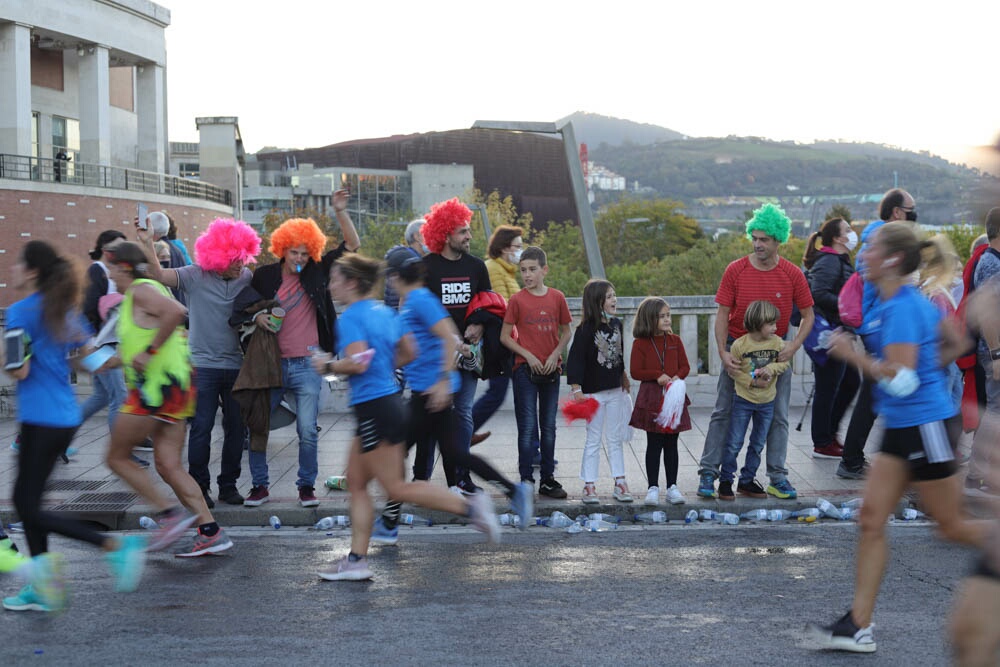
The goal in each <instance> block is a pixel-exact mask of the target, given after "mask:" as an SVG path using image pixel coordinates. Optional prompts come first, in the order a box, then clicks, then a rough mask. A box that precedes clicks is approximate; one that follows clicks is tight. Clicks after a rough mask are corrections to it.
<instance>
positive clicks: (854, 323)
mask: <svg viewBox="0 0 1000 667" xmlns="http://www.w3.org/2000/svg"><path fill="white" fill-rule="evenodd" d="M864 291H865V281H864V280H863V279H862V278H861V272H860V271H855V272H854V273H852V274H851V277H850V278H848V279H847V282H846V283H844V286H843V287H842V288H841V289H840V295H839V296H838V297H837V311H838V312H839V313H840V321H841V323H842V324H845V325H847V326H849V327H852V328H854V327H859V326H861V322H862V321H863V320H864V313H863V312H862V310H861V301H862V298H863V295H864Z"/></svg>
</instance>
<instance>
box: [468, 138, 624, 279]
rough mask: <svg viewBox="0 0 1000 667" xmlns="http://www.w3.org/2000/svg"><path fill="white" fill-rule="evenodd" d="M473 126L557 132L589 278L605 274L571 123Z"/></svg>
mask: <svg viewBox="0 0 1000 667" xmlns="http://www.w3.org/2000/svg"><path fill="white" fill-rule="evenodd" d="M472 128H473V129H483V130H506V131H509V132H537V133H539V134H558V135H560V136H561V137H562V140H563V150H564V152H565V154H566V166H567V167H568V168H569V182H570V185H571V186H572V188H573V200H574V202H576V212H577V214H578V215H579V216H580V231H581V233H582V235H583V248H584V250H585V251H586V253H587V264H588V265H589V267H590V277H591V278H605V277H607V276H606V274H605V273H604V260H603V259H602V258H601V247H600V244H599V243H598V241H597V228H596V227H595V226H594V216H593V214H592V213H591V211H590V202H589V201H587V186H586V183H584V181H583V168H582V167H581V166H580V153H579V150H580V149H579V146H578V145H577V143H576V134H574V132H573V123H572V122H569V121H567V122H565V123H562V124H557V123H534V122H528V121H508V120H477V121H476V122H475V123H473V124H472Z"/></svg>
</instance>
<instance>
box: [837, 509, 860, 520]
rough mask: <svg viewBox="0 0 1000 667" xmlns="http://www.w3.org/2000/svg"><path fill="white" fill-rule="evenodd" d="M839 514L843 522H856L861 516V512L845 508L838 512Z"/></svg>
mask: <svg viewBox="0 0 1000 667" xmlns="http://www.w3.org/2000/svg"><path fill="white" fill-rule="evenodd" d="M840 514H841V515H842V516H843V520H844V521H857V520H858V516H859V515H860V514H861V510H860V509H853V508H850V507H845V508H844V509H842V510H840Z"/></svg>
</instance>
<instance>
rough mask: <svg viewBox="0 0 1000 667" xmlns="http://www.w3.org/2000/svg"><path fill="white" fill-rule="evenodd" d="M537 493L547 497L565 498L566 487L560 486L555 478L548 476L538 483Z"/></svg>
mask: <svg viewBox="0 0 1000 667" xmlns="http://www.w3.org/2000/svg"><path fill="white" fill-rule="evenodd" d="M538 495H540V496H548V497H549V498H565V497H566V489H564V488H562V484H560V483H559V482H557V481H556V480H555V478H553V477H549V478H548V479H543V480H542V483H541V484H539V485H538Z"/></svg>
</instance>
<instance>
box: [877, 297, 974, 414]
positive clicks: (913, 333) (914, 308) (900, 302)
mask: <svg viewBox="0 0 1000 667" xmlns="http://www.w3.org/2000/svg"><path fill="white" fill-rule="evenodd" d="M879 310H880V314H881V331H880V332H879V340H878V356H879V358H884V356H885V354H884V350H885V348H886V347H888V346H889V345H899V344H906V345H916V346H917V348H918V349H917V367H916V371H917V376H918V377H919V378H920V386H919V387H918V388H917V390H916V391H915V392H914V393H912V394H910V395H909V396H904V397H901V398H897V397H893V396H890V395H888V394H887V393H885V392H884V391H882V389H881V388H880V387H879V386H878V385H876V386H875V388H874V392H873V395H874V398H875V412H876V413H877V414H880V415H882V417H884V418H885V425H886V427H887V428H906V427H909V426H918V425H920V424H927V423H930V422H934V421H939V420H944V419H948V418H950V417H954V416H955V406H954V404H952V402H951V401H950V400H948V388H947V382H946V377H945V372H944V369H943V368H941V359H940V351H939V347H938V346H939V344H940V338H941V337H940V333H939V327H940V324H941V313H940V311H939V310H938V309H937V307H935V306H934V304H932V303H931V302H930V301H929V300H927V299H926V298H924V296H923V295H922V294H921V293H920V292H918V291H917V289H916V288H915V287H913V286H912V285H903V286H902V287H900V288H899V291H898V292H896V294H895V295H893V297H892V298H891V299H888V300H886V301H882V302H881V304H880V309H879Z"/></svg>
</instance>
